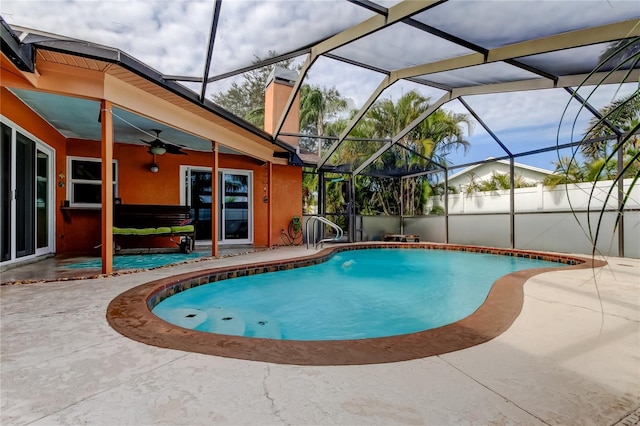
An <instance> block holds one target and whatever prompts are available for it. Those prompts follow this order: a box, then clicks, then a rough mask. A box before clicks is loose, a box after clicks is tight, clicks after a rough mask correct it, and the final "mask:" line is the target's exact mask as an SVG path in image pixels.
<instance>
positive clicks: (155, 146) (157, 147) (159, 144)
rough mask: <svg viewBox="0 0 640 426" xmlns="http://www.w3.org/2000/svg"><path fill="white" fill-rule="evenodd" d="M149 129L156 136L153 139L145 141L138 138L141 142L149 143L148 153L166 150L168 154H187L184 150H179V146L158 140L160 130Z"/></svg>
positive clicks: (158, 153)
mask: <svg viewBox="0 0 640 426" xmlns="http://www.w3.org/2000/svg"><path fill="white" fill-rule="evenodd" d="M151 131H152V132H155V133H156V138H155V139H154V140H152V141H145V140H144V139H140V140H141V141H142V142H144V143H146V144H147V145H149V154H153V155H162V154H164V153H165V152H166V153H169V154H180V155H187V153H186V152H183V151H181V147H179V146H177V145H173V144H170V143H167V142H163V141H162V140H160V133H161V132H162V130H160V129H151Z"/></svg>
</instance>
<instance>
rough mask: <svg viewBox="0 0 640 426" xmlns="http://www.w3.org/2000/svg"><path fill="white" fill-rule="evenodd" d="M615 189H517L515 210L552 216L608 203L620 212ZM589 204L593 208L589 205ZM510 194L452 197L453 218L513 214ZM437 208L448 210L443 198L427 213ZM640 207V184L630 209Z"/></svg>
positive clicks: (608, 186)
mask: <svg viewBox="0 0 640 426" xmlns="http://www.w3.org/2000/svg"><path fill="white" fill-rule="evenodd" d="M624 184H625V185H624V192H625V193H627V192H628V191H629V188H630V186H631V180H630V179H627V180H625V182H624ZM612 185H613V182H612V181H603V182H598V183H597V184H596V185H595V186H594V184H593V183H579V184H572V185H558V186H556V187H555V188H554V189H550V188H549V187H544V186H542V185H538V186H536V187H532V188H517V189H515V190H514V191H513V192H514V207H515V211H516V212H540V211H545V212H551V211H569V210H574V211H586V210H587V208H589V210H590V211H598V210H600V209H602V207H603V205H604V203H605V200H606V202H607V203H606V204H607V206H606V207H607V209H617V208H618V191H617V187H616V188H614V189H613V191H612V193H611V194H610V195H609V196H608V198H607V194H608V193H609V191H610V190H611V187H612ZM589 201H591V204H590V205H589ZM509 205H510V201H509V190H500V191H492V192H474V193H472V194H449V214H461V213H501V212H505V213H508V212H509ZM434 206H444V200H443V199H442V198H441V197H438V196H434V197H430V198H429V201H428V202H427V211H431V209H432V208H433V207H434ZM639 207H640V184H639V185H635V186H634V187H633V190H632V192H631V194H630V196H629V199H628V202H627V205H626V207H625V208H626V209H637V208H639Z"/></svg>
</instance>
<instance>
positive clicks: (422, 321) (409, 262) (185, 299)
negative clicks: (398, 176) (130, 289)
mask: <svg viewBox="0 0 640 426" xmlns="http://www.w3.org/2000/svg"><path fill="white" fill-rule="evenodd" d="M549 266H558V267H561V266H564V265H563V264H558V263H552V262H545V261H540V260H532V259H525V258H517V257H511V256H496V255H490V254H480V253H468V252H455V251H445V250H407V249H376V250H352V251H343V252H340V253H338V254H337V255H335V256H334V257H333V258H331V259H330V260H329V261H327V262H325V263H322V264H319V265H314V266H308V267H303V268H298V269H291V270H285V271H278V272H272V273H265V274H259V275H252V276H247V277H240V278H234V279H229V280H224V281H220V282H217V283H211V284H206V285H202V286H199V287H195V288H192V289H190V290H186V291H183V292H181V293H178V294H176V295H174V296H171V297H169V298H167V299H165V300H163V301H162V302H161V303H159V304H158V305H157V306H156V307H155V308H154V309H153V313H154V314H156V315H157V316H159V317H160V318H162V319H164V320H165V321H168V322H170V323H173V324H175V325H178V326H181V327H184V328H189V329H194V330H199V331H206V332H212V333H220V334H229V335H237V336H246V337H265V338H272V339H284V340H347V339H363V338H370V337H383V336H392V335H399V334H407V333H413V332H417V331H422V330H427V329H431V328H435V327H439V326H442V325H446V324H450V323H453V322H455V321H458V320H460V319H462V318H464V317H466V316H468V315H470V314H471V313H473V312H474V311H475V310H476V309H477V308H478V307H479V306H480V305H481V304H482V303H483V302H484V300H485V298H486V296H487V294H488V293H489V290H490V289H491V286H492V284H493V283H494V281H495V280H496V279H498V278H499V277H501V276H503V275H506V274H508V273H510V272H514V271H517V270H521V269H529V268H538V267H549Z"/></svg>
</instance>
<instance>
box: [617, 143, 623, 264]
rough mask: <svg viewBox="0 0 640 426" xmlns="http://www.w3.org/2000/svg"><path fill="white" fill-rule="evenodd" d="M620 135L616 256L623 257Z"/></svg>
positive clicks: (621, 150)
mask: <svg viewBox="0 0 640 426" xmlns="http://www.w3.org/2000/svg"><path fill="white" fill-rule="evenodd" d="M621 143H622V136H618V146H619V149H618V176H620V179H618V215H619V217H618V256H619V257H624V209H623V201H624V179H622V176H621V175H622V169H623V166H624V164H623V163H624V149H623V147H622V145H621Z"/></svg>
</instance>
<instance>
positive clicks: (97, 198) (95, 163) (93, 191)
mask: <svg viewBox="0 0 640 426" xmlns="http://www.w3.org/2000/svg"><path fill="white" fill-rule="evenodd" d="M101 163H102V161H101V160H100V159H98V158H84V157H68V159H67V172H68V174H69V175H68V186H67V198H68V199H69V201H70V205H72V206H76V207H97V206H98V205H100V204H101V203H102V170H101V167H102V165H101ZM113 196H114V197H117V196H118V163H117V161H116V160H113Z"/></svg>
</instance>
